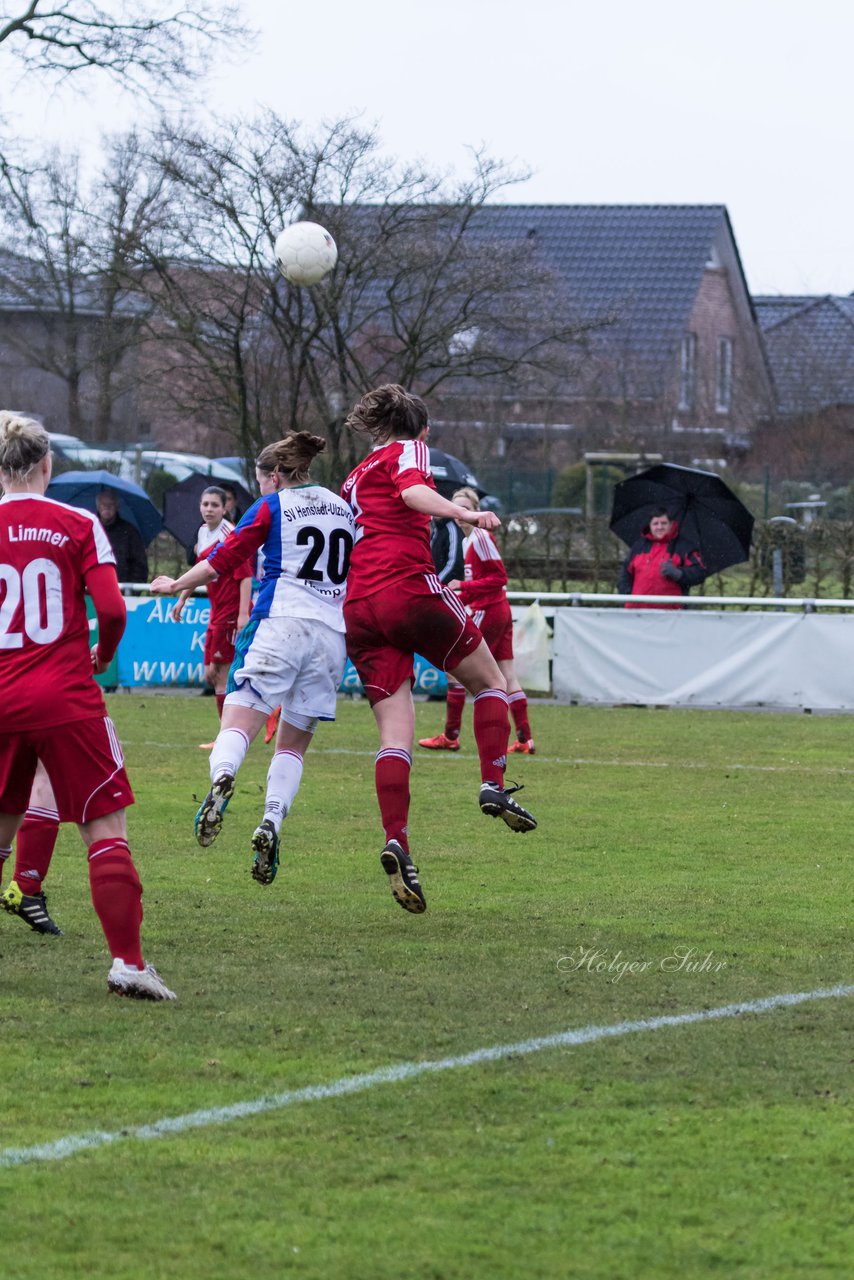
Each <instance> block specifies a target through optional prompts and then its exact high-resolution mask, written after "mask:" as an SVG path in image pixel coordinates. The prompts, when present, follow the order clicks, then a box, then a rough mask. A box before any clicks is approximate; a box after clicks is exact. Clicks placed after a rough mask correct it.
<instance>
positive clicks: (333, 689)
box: [225, 618, 347, 720]
mask: <svg viewBox="0 0 854 1280" xmlns="http://www.w3.org/2000/svg"><path fill="white" fill-rule="evenodd" d="M346 660H347V649H346V645H345V641H344V635H343V633H342V632H340V631H333V630H332V628H331V627H327V626H326V624H325V623H323V622H318V621H317V620H316V619H312V618H261V620H260V621H259V623H258V626H257V628H256V630H255V633H254V635H253V636H252V638H251V640H250V642H249V645H248V647H247V649H246V651H245V652H244V651H243V650H242V646H240V643H239V641H238V650H237V656H236V658H235V660H234V664H233V665H232V668H231V671H230V673H229V679H228V683H229V689H230V692H229V693H228V695H227V697H226V700H225V702H226V706H229V705H231V706H239V707H250V708H251V709H252V710H254V711H263V712H264V714H265V715H269V713H270V712H271V711H273V710H275V708H276V707H281V708H282V714H283V715H284V716H285V719H286V720H287V719H288V716H287V715H286V714H285V713H286V712H288V711H291V712H295V713H296V714H297V715H299V716H300V717H303V716H305V717H309V718H312V719H317V720H334V719H335V702H336V695H337V693H338V686H339V685H340V683H341V677H342V675H343V674H344V663H345V662H346Z"/></svg>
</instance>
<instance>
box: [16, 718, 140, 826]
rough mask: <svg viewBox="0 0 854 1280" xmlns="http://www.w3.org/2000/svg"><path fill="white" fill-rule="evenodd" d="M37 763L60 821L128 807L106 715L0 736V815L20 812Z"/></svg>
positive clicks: (119, 759)
mask: <svg viewBox="0 0 854 1280" xmlns="http://www.w3.org/2000/svg"><path fill="white" fill-rule="evenodd" d="M39 760H41V762H42V764H43V765H44V767H45V769H46V770H47V775H48V777H49V778H50V784H51V786H52V787H53V793H54V795H55V796H56V807H57V811H58V812H59V818H60V821H61V822H78V823H79V822H91V821H92V819H93V818H103V817H104V815H105V814H107V813H115V812H116V811H117V810H119V809H126V808H127V807H128V805H130V804H133V791H132V790H131V785H130V782H129V781H128V776H127V774H126V773H125V767H124V756H123V755H122V748H121V744H120V743H119V740H118V737H117V736H116V730H115V727H114V725H113V722H112V720H111V719H110V717H109V716H99V717H98V718H97V719H91V720H72V721H71V723H70V724H59V725H52V726H50V727H48V728H46V729H25V730H22V731H21V732H20V733H8V734H3V735H0V813H24V812H26V808H27V805H28V803H29V799H30V789H31V788H32V785H33V778H34V777H35V772H36V765H37V764H38V762H39Z"/></svg>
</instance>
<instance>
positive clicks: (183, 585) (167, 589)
mask: <svg viewBox="0 0 854 1280" xmlns="http://www.w3.org/2000/svg"><path fill="white" fill-rule="evenodd" d="M216 576H217V574H216V569H214V568H213V566H212V565H210V564H208V562H207V560H200V561H199V563H198V564H194V565H193V567H192V569H188V570H187V572H186V573H182V574H181V576H180V578H170V577H168V576H167V575H166V574H165V573H161V574H160V575H159V576H158V577H156V578H155V579H154V581H153V582H151V583H150V585H149V588H148V589H149V591H150V592H151V594H152V595H153V596H174V595H175V593H176V592H179V593H180V594H181V595H183V596H184V597H185V598H186V596H188V595H192V593H193V592H194V591H195V589H196V587H204V586H206V585H207V583H209V582H210V580H211V578H215V577H216ZM179 603H180V601H179ZM176 607H177V606H176Z"/></svg>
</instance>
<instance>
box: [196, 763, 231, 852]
mask: <svg viewBox="0 0 854 1280" xmlns="http://www.w3.org/2000/svg"><path fill="white" fill-rule="evenodd" d="M233 795H234V778H233V777H232V776H231V774H228V773H222V774H220V776H219V777H218V778H217V779H216V781H215V782H214V784H213V786H212V787H211V789H210V791H209V792H208V794H207V795H206V796H205V798H204V800H203V801H202V807H201V809H199V812H198V813H197V814H196V821H195V831H196V839H197V840H198V842H199V844H200V845H201V846H202V848H203V849H207V847H208V845H212V844H213V842H214V840H216V838H217V836H218V835H219V833H220V831H221V830H222V815H223V814H224V813H225V811H226V809H227V808H228V802H229V800H230V799H231V797H232V796H233Z"/></svg>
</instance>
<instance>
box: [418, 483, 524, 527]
mask: <svg viewBox="0 0 854 1280" xmlns="http://www.w3.org/2000/svg"><path fill="white" fill-rule="evenodd" d="M400 496H401V498H402V499H403V501H404V502H405V503H406V505H407V506H408V507H409V508H410V509H411V510H412V511H420V512H422V513H423V514H424V515H426V516H445V517H446V518H447V519H450V520H465V522H466V524H474V525H477V527H478V528H479V529H497V528H498V527H499V525H500V524H501V521H500V520H499V519H498V516H497V515H496V514H495V512H494V511H469V510H468V508H467V507H458V506H457V504H456V503H455V502H449V501H448V499H447V498H443V497H442V495H441V493H437V492H436V490H435V489H431V488H430V486H429V485H426V484H411V485H408V486H407V487H406V488H405V489H402V490H401V493H400Z"/></svg>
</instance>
